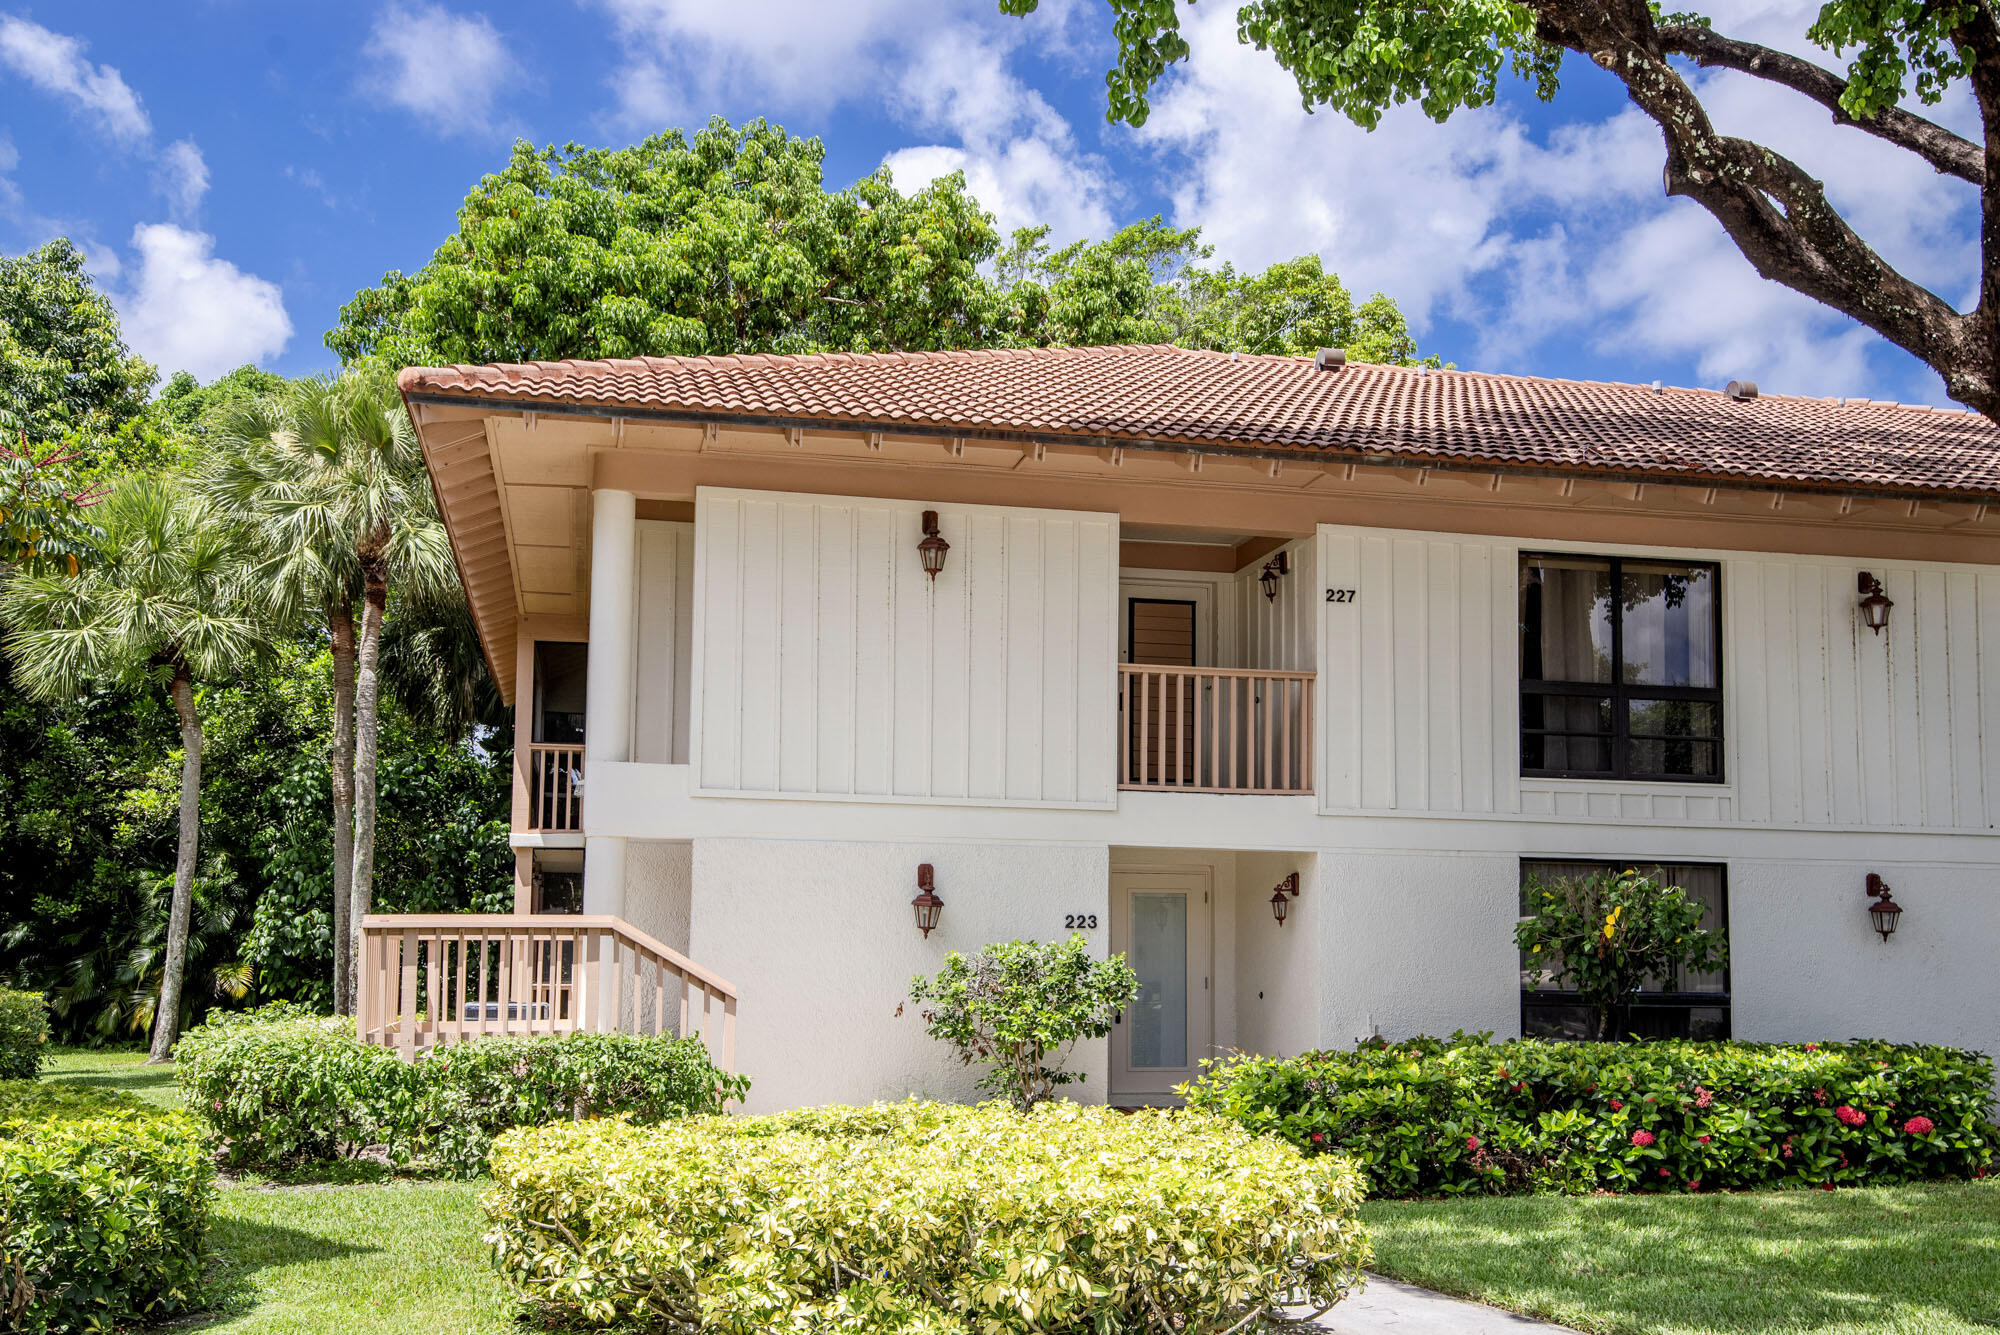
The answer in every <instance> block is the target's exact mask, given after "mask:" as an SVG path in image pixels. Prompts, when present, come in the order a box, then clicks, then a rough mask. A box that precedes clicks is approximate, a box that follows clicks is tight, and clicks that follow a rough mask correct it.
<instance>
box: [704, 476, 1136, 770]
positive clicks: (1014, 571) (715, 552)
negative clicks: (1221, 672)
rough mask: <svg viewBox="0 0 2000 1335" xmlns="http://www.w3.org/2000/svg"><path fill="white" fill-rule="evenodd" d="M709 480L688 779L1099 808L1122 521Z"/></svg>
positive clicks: (1107, 758)
mask: <svg viewBox="0 0 2000 1335" xmlns="http://www.w3.org/2000/svg"><path fill="white" fill-rule="evenodd" d="M924 508H925V507H924V506H922V505H919V504H914V503H906V502H901V501H870V500H852V499H845V498H840V499H835V498H827V497H813V496H794V495H786V494H783V493H775V492H743V491H725V490H717V489H712V488H704V489H703V490H702V491H701V492H700V494H699V496H698V498H697V500H696V509H697V516H698V518H697V529H696V538H697V543H696V545H697V553H696V571H697V587H698V588H699V589H700V598H699V601H698V604H697V606H696V610H695V627H694V636H695V663H696V674H697V682H696V691H695V717H696V731H697V738H696V745H695V747H694V750H693V753H692V754H693V757H694V764H695V772H696V791H698V792H701V793H705V794H715V795H723V794H732V793H758V794H772V793H780V794H797V795H807V796H817V797H862V798H869V797H873V798H894V799H897V800H916V801H929V802H978V803H998V804H1003V805H1013V804H1021V805H1058V806H1076V807H1108V806H1110V805H1111V804H1112V801H1113V797H1114V787H1113V784H1114V780H1115V768H1116V750H1115V741H1116V738H1115V736H1114V730H1113V729H1111V728H1106V727H1100V726H1097V725H1096V724H1095V723H1094V722H1093V721H1094V720H1099V719H1104V718H1108V717H1110V716H1111V713H1112V711H1113V709H1114V704H1113V701H1114V699H1115V690H1116V687H1115V684H1114V677H1115V672H1116V668H1115V666H1114V662H1115V658H1114V656H1115V653H1116V645H1117V633H1116V630H1115V625H1116V620H1117V607H1116V597H1115V593H1116V587H1117V585H1116V570H1117V565H1118V561H1117V551H1118V519H1117V516H1115V515H1107V514H1094V513H1088V512H1080V511H1077V512H1072V511H1061V510H1018V509H1006V508H1001V507H994V506H955V507H935V508H937V509H938V513H939V518H940V526H941V528H942V530H943V533H944V536H945V538H946V540H947V541H949V542H950V543H951V551H950V553H949V556H948V558H947V560H946V563H945V568H944V571H943V573H942V574H940V575H939V576H938V577H937V579H936V580H935V582H933V581H932V580H931V579H929V578H928V577H926V575H925V574H924V571H923V569H922V567H921V566H920V565H919V563H918V559H917V553H916V546H917V542H918V541H919V539H920V537H921V529H920V526H919V521H920V517H921V514H922V511H923V509H924Z"/></svg>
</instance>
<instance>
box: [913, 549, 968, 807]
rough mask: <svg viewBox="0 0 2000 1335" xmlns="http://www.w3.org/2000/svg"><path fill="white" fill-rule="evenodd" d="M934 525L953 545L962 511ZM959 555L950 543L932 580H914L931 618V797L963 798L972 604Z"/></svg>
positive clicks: (927, 785)
mask: <svg viewBox="0 0 2000 1335" xmlns="http://www.w3.org/2000/svg"><path fill="white" fill-rule="evenodd" d="M938 523H939V527H940V528H941V529H943V530H945V540H946V541H947V542H951V543H953V544H957V543H958V542H960V541H961V540H962V539H963V538H964V536H965V529H966V517H965V515H964V514H963V513H961V512H957V511H949V512H941V513H940V514H939V515H938ZM911 555H912V556H914V555H915V553H914V552H912V553H911ZM965 555H966V553H964V552H961V551H959V550H957V548H956V546H954V549H953V550H952V551H951V552H950V553H948V554H947V556H946V558H945V563H944V569H943V570H942V571H940V572H939V573H938V577H937V582H936V583H935V584H932V583H931V581H930V579H929V578H928V577H925V578H923V579H921V580H919V581H918V583H920V584H926V585H930V587H928V588H926V589H924V590H923V591H922V592H923V597H924V599H925V602H926V604H927V605H928V607H929V609H930V618H931V645H930V660H931V661H930V669H929V671H930V681H931V689H930V692H929V697H930V702H931V703H930V719H929V733H930V736H929V745H930V754H929V758H928V760H927V762H926V764H927V766H928V770H929V774H928V778H927V780H926V783H925V794H926V795H928V796H932V797H964V796H966V773H967V767H966V751H967V747H968V746H969V744H970V741H971V731H972V714H973V711H974V709H975V707H976V706H975V705H974V703H973V701H972V699H971V697H970V695H969V694H968V692H967V689H966V683H967V664H968V663H969V662H970V659H971V655H972V625H971V618H972V616H973V614H974V612H973V608H974V604H973V600H972V596H971V588H970V581H969V580H968V579H967V578H966V577H967V575H968V573H969V572H970V566H969V565H968V564H967V563H966V562H964V561H963V560H962V559H961V560H953V559H951V558H952V557H961V558H962V557H964V556H965ZM918 573H919V574H921V573H922V571H921V570H919V572H918Z"/></svg>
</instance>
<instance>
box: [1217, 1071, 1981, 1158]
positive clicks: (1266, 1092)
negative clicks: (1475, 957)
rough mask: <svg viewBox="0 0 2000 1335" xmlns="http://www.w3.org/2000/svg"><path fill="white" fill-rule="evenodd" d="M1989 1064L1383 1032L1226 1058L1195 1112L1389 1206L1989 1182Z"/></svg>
mask: <svg viewBox="0 0 2000 1335" xmlns="http://www.w3.org/2000/svg"><path fill="white" fill-rule="evenodd" d="M1992 1089H1993V1065H1992V1062H1991V1061H1989V1060H1988V1059H1987V1058H1986V1057H1984V1056H1982V1055H1981V1054H1979V1053H1974V1052H1962V1051H1958V1050H1956V1049H1952V1048H1938V1047H1927V1046H1919V1045H1902V1044H1893V1043H1874V1042H1858V1043H1807V1044H1802V1045H1796V1046H1780V1045H1774V1044H1765V1043H1696V1042H1649V1043H1552V1042H1546V1041H1540V1040H1534V1039H1518V1040H1515V1041H1513V1042H1508V1043H1497V1044H1495V1043H1489V1042H1488V1041H1487V1038H1486V1036H1484V1035H1477V1036H1473V1037H1471V1038H1467V1037H1465V1036H1463V1035H1454V1036H1453V1037H1452V1039H1450V1040H1448V1041H1445V1040H1438V1039H1429V1038H1419V1039H1411V1040H1409V1041H1408V1042H1403V1043H1385V1042H1382V1041H1380V1040H1377V1041H1374V1042H1372V1043H1367V1044H1363V1045H1362V1046H1361V1047H1360V1048H1359V1049H1358V1050H1356V1051H1354V1052H1312V1053H1307V1054H1306V1055H1304V1056H1302V1057H1297V1058H1292V1059H1289V1060H1279V1059H1276V1058H1265V1057H1246V1058H1240V1059H1234V1060H1230V1061H1227V1062H1223V1063H1219V1064H1217V1065H1215V1066H1213V1067H1212V1068H1211V1069H1210V1071H1209V1072H1208V1073H1207V1075H1205V1076H1204V1077H1203V1078H1202V1079H1201V1080H1199V1081H1197V1082H1195V1083H1194V1084H1192V1085H1190V1086H1188V1087H1187V1094H1188V1102H1189V1105H1190V1106H1191V1107H1197V1108H1203V1109H1207V1110H1209V1111H1211V1112H1216V1113H1220V1114H1222V1115H1224V1116H1227V1117H1231V1118H1233V1119H1235V1120H1236V1121H1239V1122H1241V1123H1242V1124H1243V1125H1244V1126H1246V1127H1248V1128H1249V1129H1251V1130H1252V1131H1257V1132H1260V1133H1268V1134H1273V1135H1277V1136H1281V1137H1283V1138H1284V1139H1286V1140H1288V1141H1290V1142H1291V1143H1292V1144H1294V1145H1297V1146H1298V1147H1300V1148H1301V1149H1304V1150H1307V1151H1309V1152H1327V1153H1333V1152H1337V1153H1340V1154H1342V1155H1345V1156H1347V1157H1349V1158H1352V1159H1353V1160H1354V1161H1355V1162H1356V1163H1357V1164H1358V1165H1359V1166H1360V1168H1361V1170H1362V1172H1363V1173H1365V1174H1366V1175H1367V1178H1368V1189H1369V1192H1370V1194H1371V1195H1375V1196H1437V1195H1451V1194H1454V1193H1459V1192H1530V1191H1562V1192H1589V1191H1600V1190H1603V1191H1618V1192H1629V1191H1713V1190H1719V1189H1726V1188H1745V1187H1822V1186H1824V1187H1834V1186H1861V1185H1874V1184H1879V1183H1890V1182H1905V1181H1909V1180H1912V1179H1916V1178H1939V1177H1973V1176H1983V1175H1984V1173H1985V1172H1986V1170H1987V1166H1988V1164H1989V1163H1990V1162H1991V1161H1992V1160H1993V1158H1994V1156H1995V1153H1996V1150H2000V1128H1995V1127H1994V1126H1993V1125H1992V1123H1991V1121H1990V1117H1991V1113H1992Z"/></svg>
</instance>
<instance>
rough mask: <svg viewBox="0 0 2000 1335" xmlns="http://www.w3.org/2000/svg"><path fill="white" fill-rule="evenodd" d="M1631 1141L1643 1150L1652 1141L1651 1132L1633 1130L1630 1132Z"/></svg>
mask: <svg viewBox="0 0 2000 1335" xmlns="http://www.w3.org/2000/svg"><path fill="white" fill-rule="evenodd" d="M1632 1143H1633V1144H1634V1145H1637V1146H1638V1147H1639V1148H1640V1149H1642V1150H1643V1149H1645V1148H1646V1147H1647V1146H1648V1145H1650V1144H1652V1143H1653V1133H1652V1132H1650V1131H1634V1132H1633V1133H1632Z"/></svg>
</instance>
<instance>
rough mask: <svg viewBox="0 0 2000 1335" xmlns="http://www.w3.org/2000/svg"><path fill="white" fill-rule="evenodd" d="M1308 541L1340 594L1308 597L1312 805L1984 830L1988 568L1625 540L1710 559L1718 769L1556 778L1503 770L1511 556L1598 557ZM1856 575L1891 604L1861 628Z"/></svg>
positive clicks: (1353, 537) (1481, 545) (1997, 663)
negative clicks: (1654, 779) (1312, 664)
mask: <svg viewBox="0 0 2000 1335" xmlns="http://www.w3.org/2000/svg"><path fill="white" fill-rule="evenodd" d="M1318 547H1319V578H1320V586H1321V588H1322V589H1353V590H1355V595H1354V601H1352V602H1351V603H1344V604H1339V603H1323V604H1322V605H1321V609H1320V610H1321V618H1320V627H1319V633H1320V649H1319V685H1320V701H1321V706H1320V707H1321V715H1320V717H1321V728H1322V736H1321V755H1322V757H1323V759H1322V762H1321V784H1320V800H1319V807H1320V810H1321V811H1322V812H1325V813H1328V814H1336V813H1343V812H1377V813H1398V814H1412V815H1462V816H1494V817H1512V816H1515V815H1519V816H1523V817H1530V818H1535V817H1539V818H1548V819H1560V820H1586V821H1604V822H1629V823H1635V824H1650V823H1671V824H1697V825H1735V826H1770V827H1790V828H1806V829H1857V828H1866V829H1884V830H1898V829H1904V830H1947V829H1949V830H1981V831H1984V830H1990V829H1992V828H1994V827H1995V825H1996V824H2000V571H1993V570H1982V569H1978V568H1974V567H1966V566H1947V565H1928V564H1918V563H1909V562H1904V563H1892V562H1885V561H1857V560H1842V559H1837V558H1823V557H1801V556H1785V555H1775V554H1773V555H1754V554H1753V555H1745V554H1742V553H1735V552H1707V551H1700V552H1696V551H1676V550H1673V549H1665V548H1644V549H1631V550H1629V551H1623V552H1621V553H1620V554H1626V555H1633V554H1637V555H1653V556H1660V557H1668V558H1679V557H1684V558H1686V559H1690V560H1708V561H1716V562H1719V563H1720V565H1721V568H1722V580H1721V597H1722V610H1723V630H1722V639H1723V643H1722V655H1723V660H1722V674H1723V676H1722V685H1723V729H1724V751H1723V754H1724V760H1723V767H1724V782H1722V783H1719V784H1700V783H1648V782H1616V781H1595V780H1585V779H1577V780H1553V779H1538V778H1524V777H1521V776H1520V769H1519V766H1520V740H1519V738H1520V732H1519V729H1520V696H1519V692H1518V681H1519V668H1518V662H1519V642H1518V636H1519V622H1518V616H1519V613H1518V607H1519V587H1518V586H1519V575H1518V569H1519V557H1520V554H1521V552H1523V551H1551V550H1574V551H1578V552H1602V551H1604V550H1605V549H1603V548H1598V547H1592V548H1584V547H1578V546H1573V545H1570V544H1550V543H1537V544H1522V543H1517V542H1512V541H1508V540H1503V539H1489V538H1479V537H1458V536H1446V535H1439V534H1430V533H1412V532H1401V531H1390V530H1376V529H1359V528H1347V527H1333V526H1323V527H1322V528H1321V529H1320V530H1319V540H1318ZM1862 569H1867V570H1870V571H1871V572H1873V573H1874V574H1876V575H1878V576H1879V577H1880V578H1881V579H1882V581H1883V584H1884V586H1885V587H1886V589H1887V592H1888V594H1889V596H1890V597H1891V598H1892V599H1894V600H1895V608H1894V610H1893V612H1892V614H1891V616H1890V622H1889V628H1888V629H1887V630H1885V631H1884V632H1883V633H1882V634H1881V635H1880V636H1879V637H1878V636H1876V635H1874V634H1873V633H1872V632H1870V631H1869V630H1868V629H1867V628H1866V627H1865V626H1864V625H1862V623H1861V621H1860V618H1859V616H1858V615H1857V612H1856V603H1857V599H1858V595H1857V593H1856V589H1855V576H1856V574H1857V572H1858V571H1860V570H1862ZM1321 596H1322V597H1324V595H1323V594H1322V595H1321ZM1983 681H1987V682H1989V683H1990V684H1986V685H1982V682H1983Z"/></svg>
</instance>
